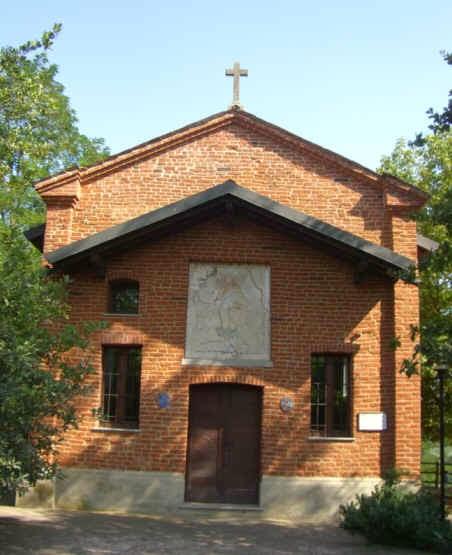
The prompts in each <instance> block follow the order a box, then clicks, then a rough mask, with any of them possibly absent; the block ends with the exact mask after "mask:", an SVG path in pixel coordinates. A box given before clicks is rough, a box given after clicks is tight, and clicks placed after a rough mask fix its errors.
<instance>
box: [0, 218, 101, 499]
mask: <svg viewBox="0 0 452 555" xmlns="http://www.w3.org/2000/svg"><path fill="white" fill-rule="evenodd" d="M66 285H67V279H59V280H58V279H50V278H49V277H48V275H47V272H46V270H45V269H44V268H43V267H42V266H41V263H40V257H39V256H38V253H37V251H35V249H34V248H33V247H32V246H31V245H30V244H28V242H27V241H26V240H25V238H24V237H23V235H22V233H21V231H20V229H18V228H17V227H15V226H12V227H6V226H4V227H2V228H0V371H1V380H0V496H1V494H2V493H5V492H6V491H8V490H9V491H10V490H12V489H17V490H18V491H19V492H20V491H21V490H23V489H24V488H26V487H27V486H29V485H34V484H35V483H36V481H37V480H39V479H44V478H49V477H51V476H52V475H54V474H55V472H56V469H57V467H56V459H55V455H56V453H57V447H58V443H59V441H60V440H61V437H62V434H63V433H64V431H66V430H67V429H68V428H70V427H72V426H75V425H76V423H77V419H76V412H75V406H74V399H75V398H76V397H78V396H79V395H83V394H84V393H85V391H86V386H85V385H84V379H85V377H86V375H87V374H89V373H90V372H92V368H91V366H90V364H89V362H88V359H89V352H88V350H87V349H88V337H89V335H90V334H91V333H92V332H93V331H94V330H96V329H98V328H99V327H100V324H93V323H85V324H83V325H80V326H79V327H78V328H76V327H75V326H73V325H71V324H69V323H68V317H69V307H68V305H67V304H66V296H67V292H66V291H67V288H66ZM68 353H70V354H72V356H71V357H70V358H68V357H67V356H66V355H67V354H68ZM70 360H71V361H73V362H69V361H70Z"/></svg>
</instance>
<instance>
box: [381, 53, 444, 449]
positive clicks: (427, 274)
mask: <svg viewBox="0 0 452 555" xmlns="http://www.w3.org/2000/svg"><path fill="white" fill-rule="evenodd" d="M444 57H445V59H446V61H448V63H449V64H450V63H451V56H450V54H449V55H446V54H445V55H444ZM427 113H428V114H429V117H430V119H432V122H433V123H432V124H431V125H430V126H429V129H430V130H431V131H432V132H431V133H429V134H427V135H418V136H417V137H416V140H415V141H413V142H407V141H405V140H403V139H400V140H399V141H398V142H397V144H396V146H395V148H394V150H393V152H392V153H391V154H390V155H389V156H385V157H383V158H382V162H381V167H380V171H382V172H387V173H391V174H393V175H396V176H398V177H400V178H402V179H404V180H406V181H408V182H410V183H412V184H414V185H416V186H418V187H420V188H421V189H423V190H424V191H426V192H428V193H429V194H430V199H429V201H428V203H427V204H426V206H425V207H424V208H423V209H422V210H421V211H420V212H419V213H418V214H416V215H414V216H413V217H415V218H416V220H417V222H418V230H419V231H420V233H422V234H424V235H426V236H427V237H430V238H431V239H434V240H435V241H437V242H438V243H439V244H440V246H439V248H438V250H437V251H435V252H434V253H432V254H431V255H430V256H428V258H426V259H425V260H423V261H421V262H420V264H419V267H418V269H417V271H418V279H419V287H420V301H421V303H420V307H421V325H420V329H419V330H418V329H413V335H414V336H417V337H418V338H419V343H418V345H417V348H416V353H415V355H418V354H420V357H417V356H414V357H413V359H412V360H406V361H405V369H409V370H411V371H412V370H413V369H415V370H417V368H418V363H419V362H420V363H421V367H422V378H423V380H422V383H423V399H422V402H423V429H424V434H426V435H427V436H428V437H431V438H435V437H437V433H438V432H437V427H438V385H437V379H436V372H435V370H434V368H435V366H437V365H444V364H445V365H447V366H449V368H450V367H451V366H452V342H451V341H452V339H451V338H452V132H451V130H450V122H451V116H450V114H451V112H450V100H449V104H448V106H447V107H446V108H444V110H443V112H442V113H440V114H438V113H435V112H433V110H432V109H430V110H429V111H428V112H427ZM446 410H447V422H446V429H447V433H448V436H449V437H451V436H452V380H449V382H448V384H447V391H446Z"/></svg>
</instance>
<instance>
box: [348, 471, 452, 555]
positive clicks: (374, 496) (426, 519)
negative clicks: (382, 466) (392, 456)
mask: <svg viewBox="0 0 452 555" xmlns="http://www.w3.org/2000/svg"><path fill="white" fill-rule="evenodd" d="M401 474H403V473H401V472H400V471H399V472H398V471H395V470H393V471H391V472H389V473H388V474H387V476H386V477H385V481H384V484H383V485H382V486H376V487H375V488H374V490H373V492H372V493H371V494H370V495H358V496H356V500H355V501H352V502H351V503H349V504H347V505H341V507H340V509H339V510H340V514H341V526H342V527H343V528H345V529H346V530H349V531H350V532H352V533H355V532H358V533H361V534H363V535H364V536H365V537H366V538H367V539H368V540H369V541H371V542H374V543H380V544H384V545H393V546H398V547H413V548H417V549H424V550H431V551H436V552H438V553H450V552H451V550H452V525H451V523H450V522H449V521H448V520H445V521H442V520H441V519H440V506H439V502H438V500H437V499H435V498H434V497H433V496H432V495H431V494H429V493H428V492H426V491H423V490H420V491H418V492H410V491H409V490H407V488H406V487H404V486H401V485H400V476H401Z"/></svg>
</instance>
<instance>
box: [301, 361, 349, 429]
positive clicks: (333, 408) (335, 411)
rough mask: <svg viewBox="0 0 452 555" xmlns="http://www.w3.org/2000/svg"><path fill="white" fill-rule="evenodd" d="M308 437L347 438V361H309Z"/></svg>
mask: <svg viewBox="0 0 452 555" xmlns="http://www.w3.org/2000/svg"><path fill="white" fill-rule="evenodd" d="M311 436H313V437H350V436H351V388H350V357H349V356H347V355H329V354H328V355H327V354H325V355H323V354H315V355H312V357H311Z"/></svg>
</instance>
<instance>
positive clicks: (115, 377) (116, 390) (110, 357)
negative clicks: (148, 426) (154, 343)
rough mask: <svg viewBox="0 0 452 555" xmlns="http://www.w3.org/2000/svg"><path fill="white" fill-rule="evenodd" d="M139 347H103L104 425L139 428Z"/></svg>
mask: <svg viewBox="0 0 452 555" xmlns="http://www.w3.org/2000/svg"><path fill="white" fill-rule="evenodd" d="M140 374H141V348H140V347H104V352H103V399H102V417H101V420H102V425H104V426H110V427H112V428H138V426H139V421H138V417H139V412H140Z"/></svg>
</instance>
